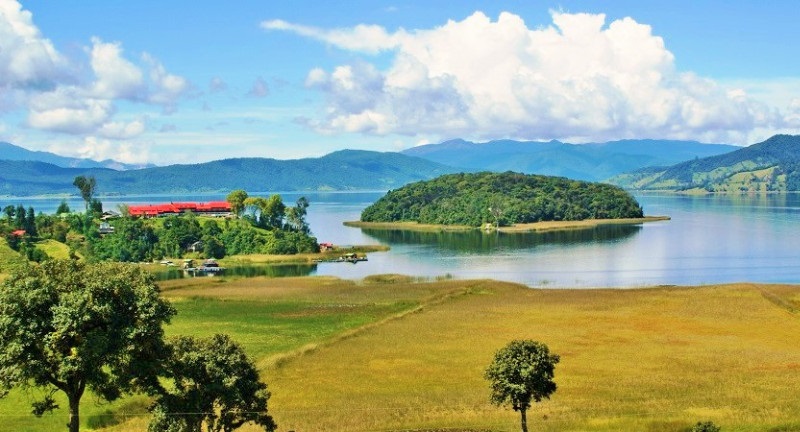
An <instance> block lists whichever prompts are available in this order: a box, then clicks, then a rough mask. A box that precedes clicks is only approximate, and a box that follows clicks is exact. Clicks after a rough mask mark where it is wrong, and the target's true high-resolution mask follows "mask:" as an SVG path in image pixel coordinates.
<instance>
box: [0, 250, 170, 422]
mask: <svg viewBox="0 0 800 432" xmlns="http://www.w3.org/2000/svg"><path fill="white" fill-rule="evenodd" d="M174 314H175V310H174V309H173V308H172V306H170V305H169V303H167V302H166V301H164V300H162V299H161V298H160V297H159V288H158V286H157V285H156V284H155V283H154V281H153V277H152V275H151V274H149V273H148V272H146V271H145V270H142V269H140V268H138V267H135V266H130V265H125V264H119V263H102V264H94V265H87V264H83V263H81V262H77V261H73V260H51V261H46V262H44V263H42V264H41V265H27V266H24V267H22V268H21V269H19V270H17V271H16V272H15V273H14V274H12V275H11V276H10V277H9V278H8V279H6V280H5V281H4V282H3V284H2V286H1V287H0V395H5V393H7V392H8V390H10V389H11V388H13V387H23V388H27V387H41V388H44V389H47V390H48V392H47V395H46V396H45V397H44V399H43V400H40V401H37V402H34V404H33V405H34V413H35V414H37V415H41V414H43V413H44V412H47V411H50V410H53V409H55V408H57V405H56V404H55V401H54V399H53V395H54V394H55V393H56V392H57V391H61V392H64V393H65V394H66V396H67V399H68V400H69V413H70V421H69V430H70V431H71V432H75V431H78V428H79V424H80V422H79V418H80V417H79V405H80V399H81V397H82V396H83V394H84V392H85V390H86V389H91V390H92V391H93V392H95V393H96V394H97V395H98V396H100V397H102V398H103V399H105V400H108V401H111V400H114V399H116V398H118V397H119V396H120V395H121V394H122V393H124V392H128V391H136V390H143V389H148V388H155V387H157V386H158V381H157V376H158V371H159V370H160V365H161V360H162V358H163V357H164V355H165V354H166V350H165V346H164V343H163V335H164V331H163V328H162V326H163V325H164V324H165V323H167V322H169V320H170V318H171V317H172V316H173V315H174Z"/></svg>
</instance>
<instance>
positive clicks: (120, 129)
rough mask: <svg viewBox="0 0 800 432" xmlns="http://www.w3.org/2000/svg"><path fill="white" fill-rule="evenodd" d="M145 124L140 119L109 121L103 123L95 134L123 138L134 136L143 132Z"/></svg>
mask: <svg viewBox="0 0 800 432" xmlns="http://www.w3.org/2000/svg"><path fill="white" fill-rule="evenodd" d="M144 129H145V125H144V122H142V121H141V120H134V121H132V122H129V123H125V122H109V123H105V124H103V126H101V127H100V128H99V129H98V130H97V134H98V135H100V136H101V137H103V138H110V139H117V140H125V139H131V138H135V137H137V136H139V135H141V134H142V133H143V132H144Z"/></svg>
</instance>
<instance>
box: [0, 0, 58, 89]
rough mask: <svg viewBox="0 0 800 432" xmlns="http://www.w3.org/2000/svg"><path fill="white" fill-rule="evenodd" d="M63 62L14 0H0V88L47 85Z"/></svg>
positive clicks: (27, 13) (53, 79) (56, 77)
mask: <svg viewBox="0 0 800 432" xmlns="http://www.w3.org/2000/svg"><path fill="white" fill-rule="evenodd" d="M66 66H67V62H66V60H65V59H64V57H63V56H62V55H61V54H59V53H58V51H56V49H55V48H54V47H53V44H52V43H51V42H50V40H49V39H46V38H45V37H43V36H42V34H41V32H40V31H39V29H38V28H37V27H36V26H35V25H34V24H33V17H32V15H31V13H30V12H28V11H26V10H23V9H22V6H21V5H20V4H19V3H17V2H16V1H0V88H3V87H28V86H33V87H50V86H52V85H53V82H55V81H57V80H58V79H60V78H61V77H62V76H63V72H62V69H63V68H65V67H66Z"/></svg>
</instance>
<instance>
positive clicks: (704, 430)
mask: <svg viewBox="0 0 800 432" xmlns="http://www.w3.org/2000/svg"><path fill="white" fill-rule="evenodd" d="M721 430H722V428H720V427H719V426H717V425H715V424H714V422H711V421H707V422H697V424H696V425H694V427H692V428H691V429H690V430H689V432H720V431H721Z"/></svg>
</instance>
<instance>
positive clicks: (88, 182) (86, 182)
mask: <svg viewBox="0 0 800 432" xmlns="http://www.w3.org/2000/svg"><path fill="white" fill-rule="evenodd" d="M72 185H73V186H75V187H76V188H78V191H79V192H80V193H81V198H83V201H84V203H85V204H86V212H87V213H88V212H89V203H90V202H91V201H92V197H93V196H94V190H95V188H96V187H97V180H95V178H94V177H93V176H89V177H86V176H82V175H81V176H77V177H75V180H73V182H72Z"/></svg>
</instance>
